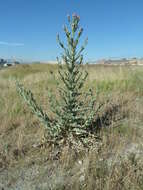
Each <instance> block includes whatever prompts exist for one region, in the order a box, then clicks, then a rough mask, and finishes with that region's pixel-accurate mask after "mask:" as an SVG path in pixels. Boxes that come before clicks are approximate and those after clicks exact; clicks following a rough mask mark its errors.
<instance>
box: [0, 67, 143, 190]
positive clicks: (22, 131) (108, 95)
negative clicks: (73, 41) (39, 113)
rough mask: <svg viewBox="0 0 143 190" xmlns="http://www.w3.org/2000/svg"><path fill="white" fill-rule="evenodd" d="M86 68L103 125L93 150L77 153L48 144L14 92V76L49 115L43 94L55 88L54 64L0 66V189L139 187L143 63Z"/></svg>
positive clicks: (142, 178)
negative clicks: (98, 105)
mask: <svg viewBox="0 0 143 190" xmlns="http://www.w3.org/2000/svg"><path fill="white" fill-rule="evenodd" d="M86 67H87V70H88V72H89V78H88V81H87V82H86V86H85V90H86V88H87V87H89V85H90V86H91V87H92V88H93V89H94V92H95V93H96V91H98V93H99V96H98V99H97V101H99V102H107V103H106V104H105V105H104V107H103V109H102V111H101V112H100V113H98V115H97V117H96V118H95V124H96V125H98V126H100V127H101V126H102V127H103V129H102V130H101V131H100V138H101V141H99V142H98V143H97V142H95V143H94V144H95V146H94V147H93V148H94V149H93V150H92V149H91V150H89V151H85V150H82V151H80V152H73V151H72V150H70V149H69V148H68V147H67V146H63V147H60V149H59V148H56V147H55V148H53V147H49V146H48V145H47V144H46V143H45V139H44V128H43V126H41V124H40V123H39V121H38V120H37V118H35V117H34V116H33V115H32V114H31V113H30V111H29V109H28V108H27V106H25V104H24V103H23V101H22V100H21V99H20V97H19V96H18V94H17V92H16V88H15V81H14V79H15V78H18V79H19V80H20V81H22V83H24V85H25V86H26V87H27V88H29V89H31V90H32V91H33V92H34V94H35V96H36V99H37V100H38V102H39V104H41V105H43V108H44V109H45V110H47V112H48V113H49V114H51V113H50V109H49V103H48V96H47V94H48V90H49V89H50V88H52V89H53V90H54V91H56V88H55V87H56V81H57V80H56V79H57V66H56V65H45V64H41V65H40V64H32V65H19V66H16V67H11V68H6V69H3V70H0V93H1V98H0V188H1V184H3V186H4V187H6V188H8V189H16V185H17V186H19V189H30V190H31V189H33V190H34V189H36V188H37V189H38V188H39V189H41V190H43V189H75V190H76V189H85V190H92V189H93V190H94V189H96V190H103V189H105V190H120V189H121V190H122V189H128V190H129V189H131V190H136V189H137V190H138V189H140V190H141V189H143V165H142V163H143V162H142V161H143V160H142V158H143V156H142V155H143V151H142V148H143V147H142V146H143V140H142V138H143V127H142V124H143V119H142V118H143V117H142V116H143V108H142V103H143V98H142V95H143V79H142V75H143V68H142V67H136V66H133V67H123V66H119V67H118V66H117V67H114V66H108V67H104V66H93V65H90V66H86ZM53 72H55V73H56V76H55V78H54V76H53V74H52V73H53ZM107 100H108V101H107ZM104 127H105V128H104ZM6 172H8V173H9V178H8V179H7V173H6ZM21 172H23V175H24V176H23V178H22V177H20V176H21V175H22V174H21ZM31 173H32V174H31ZM28 179H29V180H28Z"/></svg>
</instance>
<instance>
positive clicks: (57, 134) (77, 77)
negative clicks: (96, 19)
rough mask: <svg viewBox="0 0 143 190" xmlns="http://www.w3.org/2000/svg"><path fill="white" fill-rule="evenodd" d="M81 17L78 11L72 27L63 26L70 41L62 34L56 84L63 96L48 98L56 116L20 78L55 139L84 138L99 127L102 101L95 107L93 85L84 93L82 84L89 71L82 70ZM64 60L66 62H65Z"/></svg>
mask: <svg viewBox="0 0 143 190" xmlns="http://www.w3.org/2000/svg"><path fill="white" fill-rule="evenodd" d="M79 21H80V18H79V16H77V15H72V18H70V17H69V16H68V23H69V28H70V29H69V28H68V27H67V26H64V32H65V35H66V39H67V45H64V44H63V43H62V42H61V40H60V38H59V35H58V36H57V40H58V43H59V45H60V47H61V48H62V49H63V54H62V59H61V60H59V59H57V60H58V65H59V69H58V73H59V80H60V81H61V83H60V84H63V85H62V87H61V86H60V85H58V86H57V88H58V92H59V95H60V100H56V98H55V96H54V95H52V94H51V93H50V95H49V100H50V104H51V110H52V112H53V113H54V115H55V118H54V120H52V119H50V118H49V116H48V115H47V114H46V113H45V112H44V111H43V110H42V108H41V106H38V104H37V103H36V100H35V99H34V97H33V94H32V92H31V91H30V90H26V89H25V88H24V87H23V85H21V84H19V83H18V82H17V90H18V92H19V94H20V95H21V96H22V97H23V99H24V100H25V101H26V103H27V104H28V106H29V107H30V108H31V110H32V112H33V113H34V114H35V115H36V116H37V117H38V118H39V119H40V120H41V121H42V122H43V123H44V125H45V127H46V128H47V129H48V133H49V136H48V138H49V137H51V139H52V140H55V139H63V138H64V139H68V140H70V142H73V139H79V140H82V142H83V140H85V139H87V138H86V137H88V136H89V135H90V134H91V132H92V131H93V130H94V129H95V128H96V126H93V121H94V117H95V114H96V111H97V110H98V109H100V107H101V105H99V107H97V108H96V110H95V109H94V103H95V98H94V97H93V94H92V91H91V89H90V90H89V91H88V92H87V93H85V92H83V90H82V88H83V86H84V84H85V81H86V79H87V76H88V73H87V72H86V71H83V67H82V64H83V55H82V52H83V50H84V48H85V45H86V43H87V40H85V42H84V44H83V45H82V46H81V47H80V48H79V47H78V44H79V39H80V37H81V35H82V32H83V29H82V28H79ZM62 63H64V64H62Z"/></svg>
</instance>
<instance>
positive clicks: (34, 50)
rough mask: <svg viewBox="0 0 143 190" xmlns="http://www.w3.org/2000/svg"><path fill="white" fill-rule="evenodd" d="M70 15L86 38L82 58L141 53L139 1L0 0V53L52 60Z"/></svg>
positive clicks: (142, 12) (142, 37) (142, 32)
mask: <svg viewBox="0 0 143 190" xmlns="http://www.w3.org/2000/svg"><path fill="white" fill-rule="evenodd" d="M72 13H77V14H78V15H80V17H81V26H82V27H83V28H84V34H83V37H82V39H84V38H85V37H88V39H89V40H88V45H87V48H86V50H85V59H86V60H96V59H100V58H110V57H135V56H137V57H143V0H0V57H5V58H6V57H8V58H10V57H11V56H14V57H16V58H21V59H25V60H54V59H56V57H57V55H60V53H61V49H60V48H59V47H58V45H57V43H56V35H57V33H59V34H60V35H61V38H63V30H62V26H63V24H64V23H66V22H67V19H66V17H67V14H72Z"/></svg>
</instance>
